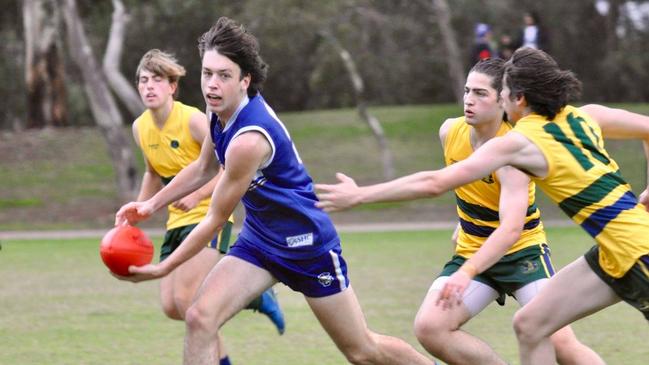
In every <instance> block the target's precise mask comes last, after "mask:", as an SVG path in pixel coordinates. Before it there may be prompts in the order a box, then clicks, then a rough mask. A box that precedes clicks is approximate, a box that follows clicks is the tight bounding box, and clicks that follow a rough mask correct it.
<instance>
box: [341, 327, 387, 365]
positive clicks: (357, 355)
mask: <svg viewBox="0 0 649 365" xmlns="http://www.w3.org/2000/svg"><path fill="white" fill-rule="evenodd" d="M367 335H368V336H367V338H366V340H365V341H353V343H348V344H346V345H342V346H340V350H341V351H342V353H343V354H344V355H345V358H347V361H349V363H351V364H354V365H365V364H375V363H376V360H377V358H378V357H379V345H378V337H377V336H376V335H375V334H373V333H368V334H367Z"/></svg>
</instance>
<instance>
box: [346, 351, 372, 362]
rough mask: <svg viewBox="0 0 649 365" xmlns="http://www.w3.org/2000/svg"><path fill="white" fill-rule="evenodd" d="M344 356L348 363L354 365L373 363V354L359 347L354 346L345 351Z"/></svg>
mask: <svg viewBox="0 0 649 365" xmlns="http://www.w3.org/2000/svg"><path fill="white" fill-rule="evenodd" d="M345 357H346V358H347V361H349V363H350V364H354V365H365V364H368V365H369V364H374V361H372V360H373V356H371V353H370V352H369V351H366V350H363V349H361V348H355V349H351V350H348V351H347V352H345Z"/></svg>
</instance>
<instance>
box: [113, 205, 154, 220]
mask: <svg viewBox="0 0 649 365" xmlns="http://www.w3.org/2000/svg"><path fill="white" fill-rule="evenodd" d="M151 214H153V208H152V207H151V206H150V205H149V204H148V203H147V202H130V203H127V204H124V205H123V206H122V207H121V208H119V210H118V211H117V213H115V225H116V226H121V225H126V224H130V225H133V226H134V225H136V224H137V223H138V222H141V221H143V220H145V219H147V218H149V217H150V216H151Z"/></svg>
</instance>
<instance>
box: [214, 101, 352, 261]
mask: <svg viewBox="0 0 649 365" xmlns="http://www.w3.org/2000/svg"><path fill="white" fill-rule="evenodd" d="M210 130H211V135H212V141H213V142H214V145H215V146H216V147H215V151H216V156H217V158H218V159H219V161H220V163H221V164H222V165H223V166H226V168H227V161H226V160H225V151H226V150H227V148H228V145H229V144H230V141H232V140H233V139H234V138H235V137H236V136H238V135H239V134H241V133H244V132H247V131H257V132H259V133H262V134H263V135H264V136H265V137H266V139H267V140H268V142H269V143H270V145H271V147H272V153H271V157H270V158H269V160H268V161H267V162H265V163H264V165H263V166H261V168H260V169H259V170H258V171H257V173H256V174H255V177H254V178H253V180H252V182H251V183H250V186H249V187H248V191H247V192H246V193H245V194H244V195H243V198H242V199H241V202H242V203H243V205H244V207H245V210H246V216H245V219H244V221H243V227H242V229H241V233H240V234H239V238H238V239H239V240H243V241H246V242H247V243H249V244H254V245H259V247H260V248H261V249H262V250H265V251H267V252H269V253H272V254H274V255H277V256H281V257H285V258H293V259H308V258H313V257H315V256H318V255H321V254H323V253H324V252H327V251H329V250H331V249H332V248H333V247H335V246H336V245H338V244H340V240H339V238H338V234H337V233H336V229H335V228H334V226H333V223H332V222H331V219H330V218H329V216H328V215H327V213H325V212H324V211H322V210H321V209H319V208H316V207H315V203H316V202H317V201H318V199H317V197H316V195H315V192H314V190H313V181H312V179H311V177H310V176H309V174H308V173H307V171H306V168H305V167H304V165H303V164H302V161H301V160H300V157H299V155H298V153H297V150H296V149H295V146H294V144H293V141H292V140H291V138H290V136H289V134H288V131H287V130H286V128H285V127H284V125H283V124H282V122H281V121H280V120H279V119H278V118H277V116H276V115H275V112H274V111H273V110H272V109H271V108H270V106H268V104H266V102H265V101H264V99H263V97H262V96H261V95H260V94H257V95H256V96H255V97H253V98H251V99H250V100H249V102H248V104H246V105H245V106H244V107H243V108H242V109H241V110H240V111H239V114H238V115H236V117H235V120H234V121H233V122H232V121H230V122H228V125H226V126H225V128H223V129H222V128H221V123H220V122H219V120H218V117H217V116H216V114H212V118H211V126H210Z"/></svg>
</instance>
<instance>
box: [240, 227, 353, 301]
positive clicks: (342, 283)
mask: <svg viewBox="0 0 649 365" xmlns="http://www.w3.org/2000/svg"><path fill="white" fill-rule="evenodd" d="M228 255H231V256H234V257H237V258H240V259H242V260H244V261H246V262H249V263H251V264H253V265H255V266H258V267H260V268H262V269H264V270H266V271H268V272H270V273H271V275H273V276H274V277H275V278H276V279H277V280H279V281H280V282H282V283H284V284H286V285H287V286H288V287H289V288H291V289H293V290H295V291H297V292H300V293H302V294H304V295H305V296H307V297H312V298H318V297H326V296H329V295H333V294H337V293H340V292H342V291H343V290H345V289H347V287H349V278H348V277H347V263H346V262H345V259H344V258H343V257H342V248H341V247H340V245H336V246H335V247H334V248H333V249H331V250H329V251H328V252H325V253H323V254H322V255H320V256H317V257H314V258H310V259H305V260H294V259H288V258H285V257H280V256H277V255H273V254H271V253H269V252H266V251H263V250H261V249H260V248H259V247H257V246H256V245H253V244H249V243H247V242H244V241H241V240H237V242H236V243H235V244H234V245H233V246H232V247H230V251H229V252H228Z"/></svg>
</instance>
